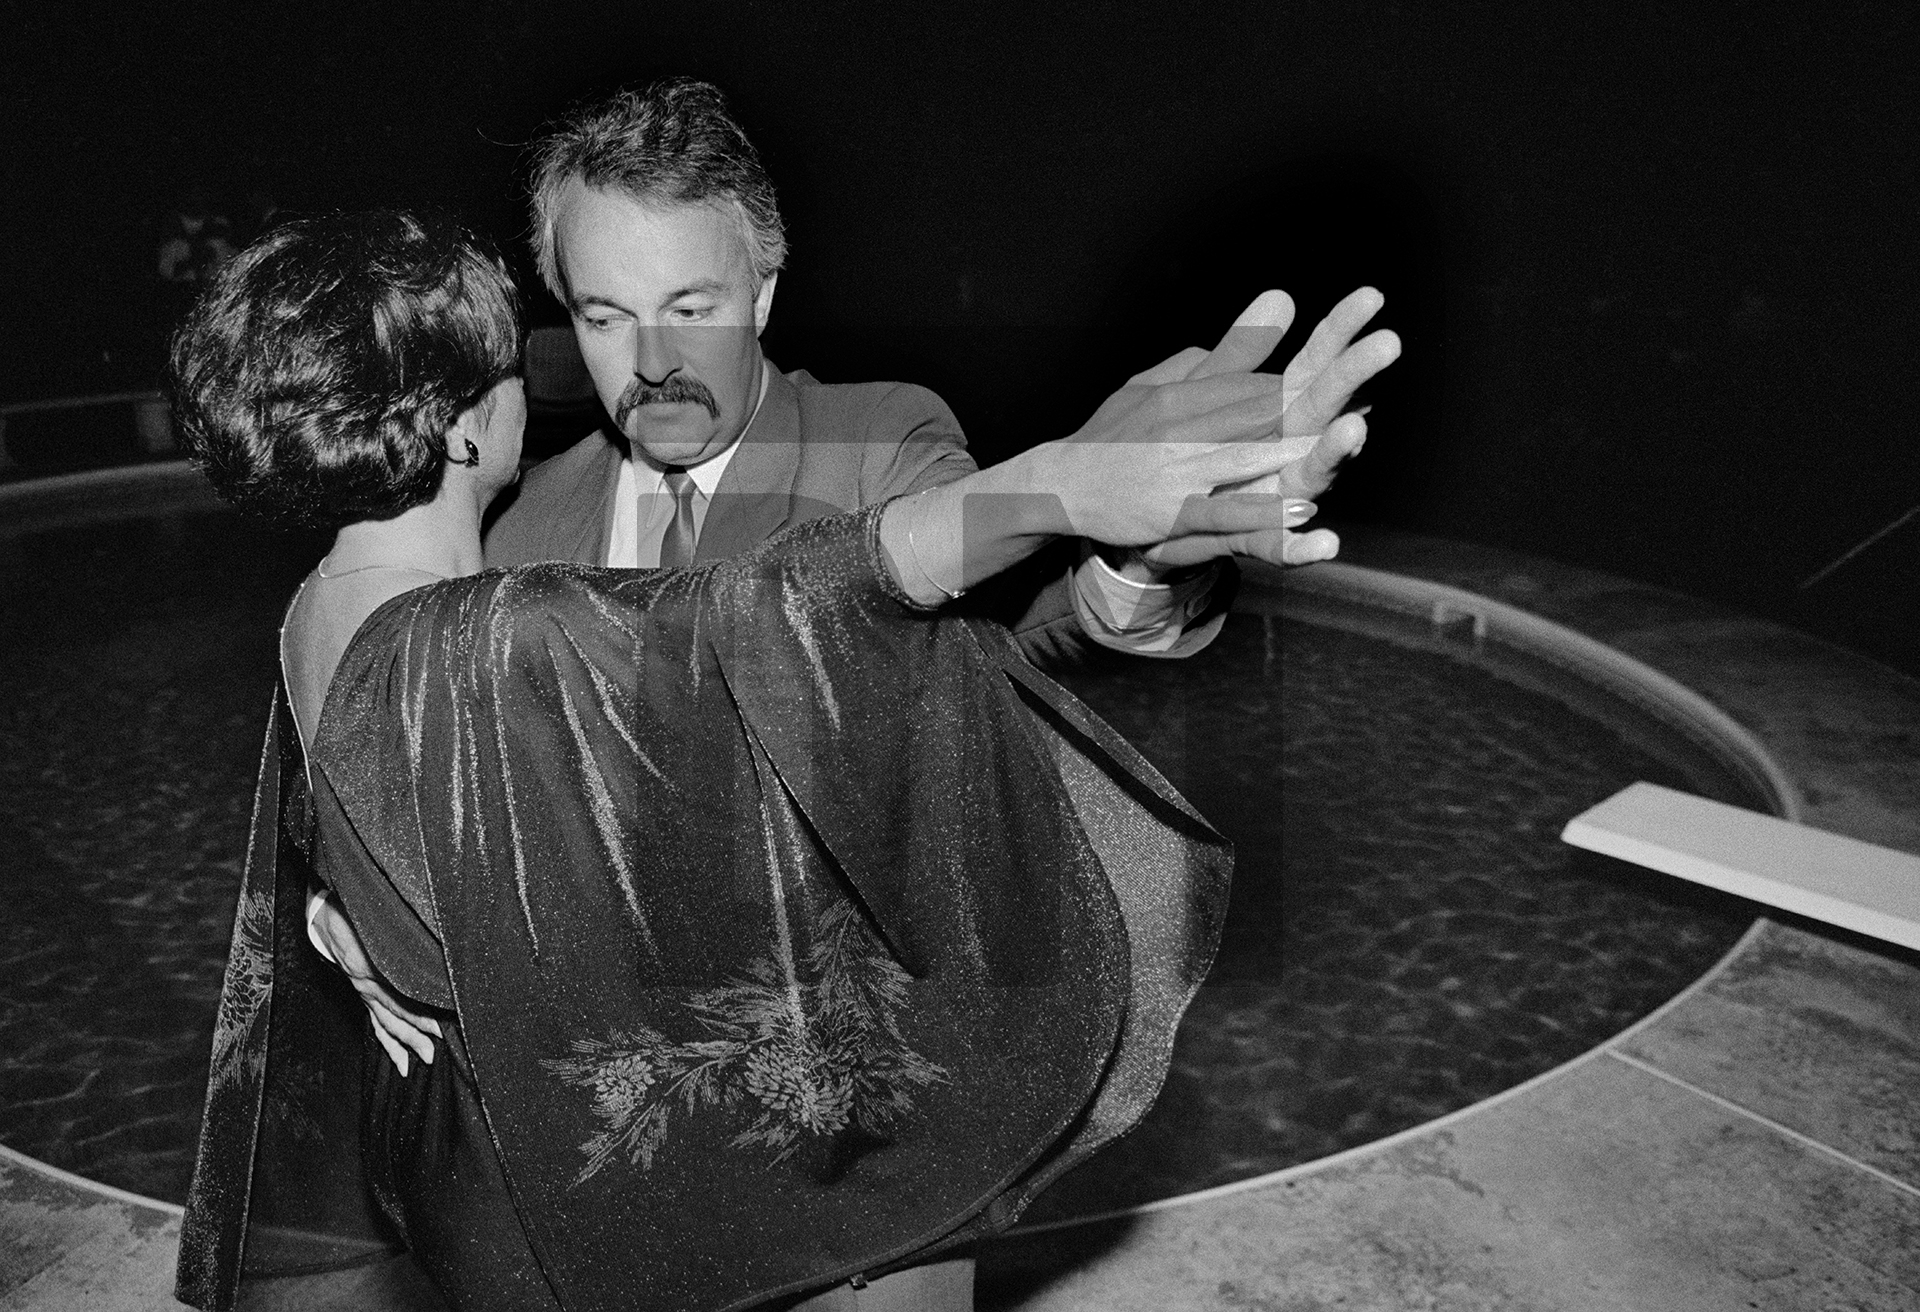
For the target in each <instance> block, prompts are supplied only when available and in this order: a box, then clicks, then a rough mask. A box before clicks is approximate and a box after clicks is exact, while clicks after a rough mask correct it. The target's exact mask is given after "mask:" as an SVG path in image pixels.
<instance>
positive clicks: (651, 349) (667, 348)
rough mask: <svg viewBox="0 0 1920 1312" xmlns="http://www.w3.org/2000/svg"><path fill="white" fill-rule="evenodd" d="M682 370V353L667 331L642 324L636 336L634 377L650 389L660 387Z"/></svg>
mask: <svg viewBox="0 0 1920 1312" xmlns="http://www.w3.org/2000/svg"><path fill="white" fill-rule="evenodd" d="M679 369H680V353H679V352H678V351H676V350H675V349H674V346H673V338H672V336H671V335H670V334H669V333H668V332H667V330H666V329H664V328H660V327H657V326H654V325H652V324H642V325H641V326H640V331H639V332H637V333H636V334H634V344H633V372H634V376H635V377H637V378H639V379H640V380H641V381H642V382H644V383H646V384H647V385H648V386H650V387H658V386H659V385H660V384H662V383H664V382H666V381H667V379H668V378H670V377H672V376H673V375H674V374H675V373H677V372H678V371H679Z"/></svg>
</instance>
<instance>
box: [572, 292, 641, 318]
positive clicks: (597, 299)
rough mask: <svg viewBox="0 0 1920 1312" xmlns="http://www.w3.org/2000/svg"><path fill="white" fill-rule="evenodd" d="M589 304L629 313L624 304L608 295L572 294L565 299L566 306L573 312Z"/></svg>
mask: <svg viewBox="0 0 1920 1312" xmlns="http://www.w3.org/2000/svg"><path fill="white" fill-rule="evenodd" d="M591 305H600V306H605V307H606V308H607V309H609V310H619V311H620V312H621V313H623V314H626V313H631V311H629V310H628V309H627V307H626V306H624V305H622V304H620V302H618V301H616V300H614V299H613V298H612V297H610V296H574V297H571V298H569V299H568V301H567V308H568V309H569V310H571V311H573V312H574V313H575V314H578V313H580V311H582V310H584V309H586V308H587V307H588V306H591Z"/></svg>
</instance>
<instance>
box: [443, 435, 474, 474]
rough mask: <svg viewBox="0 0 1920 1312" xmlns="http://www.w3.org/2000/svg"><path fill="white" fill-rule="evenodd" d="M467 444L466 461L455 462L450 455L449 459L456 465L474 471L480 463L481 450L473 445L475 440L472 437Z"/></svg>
mask: <svg viewBox="0 0 1920 1312" xmlns="http://www.w3.org/2000/svg"><path fill="white" fill-rule="evenodd" d="M466 443H467V458H466V459H465V460H454V459H453V457H452V456H451V455H449V456H448V457H447V459H448V460H450V461H453V463H454V464H456V465H465V466H466V467H467V468H468V469H472V468H473V467H474V466H476V465H478V464H479V463H480V448H479V447H477V446H475V445H474V444H473V439H472V438H470V437H469V438H467V439H466Z"/></svg>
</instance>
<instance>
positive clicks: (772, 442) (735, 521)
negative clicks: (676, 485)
mask: <svg viewBox="0 0 1920 1312" xmlns="http://www.w3.org/2000/svg"><path fill="white" fill-rule="evenodd" d="M768 374H769V377H768V380H767V399H766V401H765V403H764V404H762V405H761V407H760V414H759V415H758V416H757V417H756V418H755V419H754V421H753V424H752V426H751V427H749V428H748V429H747V432H746V435H745V436H744V437H742V438H741V439H740V449H739V450H738V451H735V452H734V453H733V459H732V460H730V461H728V462H727V472H726V473H724V474H722V475H721V476H720V485H719V486H718V487H716V488H714V490H713V501H712V504H711V505H709V506H708V507H707V517H706V520H705V522H704V523H702V524H701V526H700V541H699V543H698V544H697V545H696V546H695V547H694V553H693V558H694V562H695V563H696V564H705V563H706V562H707V561H710V560H724V559H726V558H727V557H729V556H738V555H741V554H743V553H745V552H748V551H751V550H753V548H755V547H757V546H759V545H760V544H761V543H762V542H765V541H766V540H767V539H768V538H770V537H772V536H773V535H774V534H775V533H777V532H779V531H780V530H781V529H782V528H784V527H786V524H787V519H788V516H789V515H790V514H791V513H792V509H793V484H794V479H795V478H796V477H797V476H798V475H799V472H800V393H799V391H798V390H797V389H796V388H795V387H794V385H793V384H792V383H790V382H788V381H787V378H786V375H785V374H782V373H781V372H780V371H779V370H778V369H773V368H771V367H769V369H768Z"/></svg>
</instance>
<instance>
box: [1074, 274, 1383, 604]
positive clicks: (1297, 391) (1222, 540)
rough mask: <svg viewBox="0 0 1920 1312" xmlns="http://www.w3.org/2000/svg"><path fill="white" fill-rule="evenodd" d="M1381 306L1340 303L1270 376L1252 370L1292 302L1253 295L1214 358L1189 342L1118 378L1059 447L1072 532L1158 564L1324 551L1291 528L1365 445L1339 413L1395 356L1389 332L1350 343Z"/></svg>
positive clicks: (1331, 543)
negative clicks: (1116, 386) (1133, 550)
mask: <svg viewBox="0 0 1920 1312" xmlns="http://www.w3.org/2000/svg"><path fill="white" fill-rule="evenodd" d="M1384 303H1385V301H1384V298H1383V297H1382V296H1381V295H1380V293H1379V292H1377V291H1375V290H1373V289H1372V288H1370V287H1363V288H1361V289H1359V290H1358V291H1356V292H1354V293H1352V294H1351V295H1349V296H1348V297H1347V298H1346V299H1344V300H1343V301H1341V302H1340V303H1339V304H1338V305H1337V306H1335V307H1334V308H1333V310H1332V312H1330V313H1329V314H1328V315H1327V317H1326V318H1325V319H1323V320H1321V322H1320V323H1319V325H1318V326H1317V327H1315V329H1314V331H1313V334H1312V336H1311V337H1310V338H1309V339H1308V341H1307V344H1306V345H1305V346H1304V347H1302V348H1301V350H1300V352H1299V354H1297V355H1296V356H1294V358H1293V360H1292V362H1291V363H1289V364H1288V365H1287V368H1286V371H1285V373H1284V374H1281V375H1279V376H1275V375H1272V374H1256V373H1253V372H1251V371H1252V370H1254V369H1256V368H1258V367H1259V366H1260V365H1262V364H1263V363H1265V362H1266V359H1267V357H1268V356H1270V355H1271V354H1272V353H1273V351H1274V349H1275V348H1276V347H1278V346H1279V344H1280V340H1281V338H1282V337H1284V336H1285V335H1286V331H1287V328H1288V327H1289V326H1290V325H1291V324H1292V322H1293V314H1294V310H1293V301H1292V299H1291V298H1290V297H1288V296H1287V294H1286V293H1285V292H1280V291H1270V292H1265V293H1263V294H1262V295H1261V296H1259V297H1258V298H1257V299H1256V300H1255V301H1254V302H1253V304H1252V305H1250V306H1248V307H1247V309H1246V311H1245V312H1244V313H1242V314H1241V316H1240V317H1239V319H1237V320H1236V321H1235V322H1234V325H1233V327H1232V328H1230V329H1228V330H1227V334H1226V336H1224V337H1223V338H1221V339H1220V342H1219V344H1218V345H1217V346H1215V347H1214V348H1213V350H1211V351H1204V350H1202V349H1200V348H1199V347H1189V348H1188V349H1187V350H1184V351H1181V352H1180V353H1179V354H1177V355H1174V356H1172V357H1170V358H1169V359H1167V360H1164V361H1162V362H1161V363H1160V364H1158V365H1155V366H1154V367H1153V368H1151V369H1148V370H1146V371H1145V372H1143V373H1140V374H1136V375H1135V376H1134V377H1133V378H1131V379H1129V380H1128V382H1127V385H1126V386H1125V387H1123V388H1121V389H1120V390H1119V391H1118V392H1115V393H1114V394H1113V395H1112V396H1110V397H1108V398H1107V400H1106V402H1105V403H1104V404H1103V405H1102V406H1101V407H1100V409H1099V410H1098V411H1096V412H1095V413H1094V416H1093V418H1092V419H1090V420H1088V421H1087V423H1086V424H1085V425H1084V426H1082V427H1081V429H1080V430H1079V431H1078V432H1076V433H1075V434H1074V435H1073V436H1072V437H1069V438H1067V439H1065V441H1063V442H1062V443H1060V444H1058V445H1059V447H1060V451H1059V453H1058V454H1059V456H1060V457H1061V464H1060V471H1061V472H1060V473H1059V474H1058V475H1057V476H1056V486H1058V487H1059V488H1060V490H1061V493H1062V500H1063V503H1064V509H1065V512H1066V516H1067V518H1068V520H1069V521H1070V522H1071V524H1072V526H1073V530H1074V531H1075V532H1076V533H1078V534H1080V535H1081V536H1084V537H1088V538H1092V539H1094V540H1095V541H1098V542H1105V543H1109V544H1112V545H1114V546H1120V547H1138V548H1144V549H1145V550H1144V551H1143V552H1142V555H1143V557H1144V559H1145V560H1146V561H1147V562H1149V563H1150V564H1152V565H1155V566H1159V567H1163V568H1175V567H1179V566H1185V565H1193V564H1198V563H1200V562H1202V561H1205V560H1210V559H1213V558H1215V557H1218V556H1225V555H1244V556H1252V557H1256V558H1258V559H1262V560H1268V561H1272V562H1274V563H1276V564H1288V565H1300V564H1306V563H1308V562H1310V561H1315V560H1324V559H1327V558H1329V557H1331V556H1332V555H1333V554H1334V553H1335V551H1337V550H1338V548H1339V540H1338V539H1337V538H1336V537H1335V536H1334V534H1333V533H1332V532H1331V531H1329V530H1326V529H1316V530H1314V531H1312V532H1307V533H1302V532H1298V531H1296V530H1297V529H1298V527H1299V525H1300V524H1301V523H1303V522H1304V519H1305V518H1306V517H1310V516H1311V514H1312V511H1313V507H1312V505H1311V504H1310V502H1311V498H1313V497H1315V496H1318V495H1319V494H1320V493H1321V492H1323V491H1325V490H1326V488H1327V487H1328V486H1329V485H1330V484H1331V483H1332V481H1333V475H1334V471H1335V469H1336V468H1337V467H1338V465H1339V464H1340V462H1341V461H1342V460H1344V459H1346V458H1347V457H1348V456H1350V455H1352V454H1353V453H1354V452H1356V451H1358V450H1359V449H1360V446H1361V444H1362V443H1364V442H1365V440H1366V431H1367V426H1366V420H1365V418H1364V417H1363V416H1362V415H1359V414H1342V413H1341V412H1342V411H1343V410H1345V408H1346V406H1347V404H1348V403H1349V402H1350V401H1351V400H1352V398H1353V394H1354V392H1355V390H1356V389H1358V388H1359V386H1360V385H1361V384H1362V383H1364V382H1366V381H1367V379H1369V378H1371V377H1373V376H1374V375H1375V374H1377V373H1379V372H1380V370H1382V369H1384V368H1386V367H1387V366H1388V365H1389V364H1391V363H1393V361H1394V360H1395V359H1397V358H1398V357H1399V354H1400V339H1399V338H1398V337H1397V336H1396V335H1395V334H1393V333H1392V332H1390V331H1386V330H1381V331H1377V332H1374V333H1370V334H1368V335H1367V336H1366V337H1365V338H1362V339H1361V340H1359V341H1355V340H1354V337H1355V335H1356V334H1357V333H1359V331H1360V330H1361V329H1362V328H1364V327H1365V326H1366V324H1367V322H1368V321H1369V320H1371V319H1372V318H1373V316H1374V315H1375V314H1377V313H1378V312H1379V310H1380V307H1381V306H1382V305H1383V304H1384ZM1089 446H1097V447H1098V448H1099V450H1098V451H1097V452H1095V451H1091V450H1089V449H1088V447H1089Z"/></svg>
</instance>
